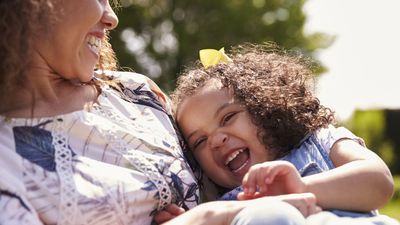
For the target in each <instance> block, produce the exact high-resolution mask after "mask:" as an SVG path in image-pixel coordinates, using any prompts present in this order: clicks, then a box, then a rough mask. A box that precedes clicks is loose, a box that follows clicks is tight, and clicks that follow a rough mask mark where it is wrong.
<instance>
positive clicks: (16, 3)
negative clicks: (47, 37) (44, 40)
mask: <svg viewBox="0 0 400 225" xmlns="http://www.w3.org/2000/svg"><path fill="white" fill-rule="evenodd" d="M58 1H63V0H11V1H0V30H1V35H0V59H1V60H0V102H3V101H2V100H4V99H5V98H9V96H8V95H7V93H10V91H11V90H14V89H17V88H19V87H21V86H23V85H24V84H25V76H26V72H27V71H26V70H27V65H28V64H29V63H30V61H29V60H30V58H31V57H30V56H31V54H32V51H33V49H32V48H33V41H34V39H35V36H36V35H37V34H40V33H41V32H46V31H47V30H48V29H49V28H50V26H51V24H52V23H53V22H54V21H57V13H56V12H55V11H56V10H55V5H56V4H57V2H58ZM112 2H113V5H114V6H116V5H118V2H117V0H114V1H112ZM102 46H103V49H102V50H101V52H100V60H99V63H98V65H97V68H98V69H115V68H116V66H117V63H116V59H115V55H114V52H113V50H112V49H111V46H110V44H109V42H108V39H105V40H104V44H103V45H102Z"/></svg>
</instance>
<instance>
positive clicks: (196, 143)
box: [192, 137, 207, 150]
mask: <svg viewBox="0 0 400 225" xmlns="http://www.w3.org/2000/svg"><path fill="white" fill-rule="evenodd" d="M206 140H207V138H205V137H202V138H199V139H197V140H196V141H195V142H194V144H193V147H192V149H193V150H196V149H197V148H198V147H199V146H200V145H201V144H202V143H204V142H205V141H206Z"/></svg>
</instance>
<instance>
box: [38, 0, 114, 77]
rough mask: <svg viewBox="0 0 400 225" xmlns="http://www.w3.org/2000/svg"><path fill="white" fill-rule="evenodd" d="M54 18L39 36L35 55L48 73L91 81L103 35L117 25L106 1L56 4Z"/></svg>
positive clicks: (95, 0) (69, 1)
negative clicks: (45, 66) (44, 65)
mask: <svg viewBox="0 0 400 225" xmlns="http://www.w3.org/2000/svg"><path fill="white" fill-rule="evenodd" d="M55 2H56V3H55V6H54V7H55V10H56V13H57V16H56V17H57V18H56V21H54V23H52V24H51V25H50V28H49V30H48V32H43V33H42V34H39V36H38V39H37V40H36V42H35V51H36V52H37V55H39V57H40V58H41V62H42V63H43V61H44V63H45V64H47V66H48V67H50V68H49V69H50V71H51V72H53V73H56V74H58V75H60V76H62V77H63V78H65V79H70V80H79V81H81V82H87V81H90V79H91V78H92V75H93V69H94V67H95V65H96V63H97V62H98V60H99V51H100V49H101V42H102V39H104V37H105V35H106V31H107V30H110V29H113V28H115V27H116V26H117V24H118V18H117V16H116V15H115V13H114V11H113V10H112V8H111V6H110V3H109V1H108V0H66V1H65V0H61V1H55Z"/></svg>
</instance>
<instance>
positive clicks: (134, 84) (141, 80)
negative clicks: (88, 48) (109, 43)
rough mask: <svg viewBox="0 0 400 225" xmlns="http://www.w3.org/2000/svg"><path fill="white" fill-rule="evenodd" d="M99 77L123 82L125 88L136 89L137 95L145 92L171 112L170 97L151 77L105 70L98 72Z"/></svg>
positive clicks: (104, 79) (118, 82)
mask: <svg viewBox="0 0 400 225" xmlns="http://www.w3.org/2000/svg"><path fill="white" fill-rule="evenodd" d="M96 75H97V76H96V77H97V78H99V79H101V80H103V81H111V82H114V83H117V84H121V85H122V86H123V89H124V88H127V89H129V90H135V91H134V92H135V94H136V95H141V94H144V95H146V96H148V97H150V99H153V101H155V102H158V103H159V104H161V106H162V107H163V108H164V109H165V110H166V111H167V112H169V113H171V110H172V105H171V102H170V99H169V97H168V96H167V95H166V94H165V93H164V92H163V91H162V90H161V89H160V88H159V87H158V85H157V84H156V83H155V82H154V81H153V80H151V79H150V78H149V77H147V76H145V75H143V74H139V73H135V72H127V71H103V73H102V74H96Z"/></svg>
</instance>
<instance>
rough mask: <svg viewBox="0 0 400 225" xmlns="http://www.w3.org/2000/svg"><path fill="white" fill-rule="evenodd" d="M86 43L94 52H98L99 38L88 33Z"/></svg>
mask: <svg viewBox="0 0 400 225" xmlns="http://www.w3.org/2000/svg"><path fill="white" fill-rule="evenodd" d="M87 43H88V46H89V48H90V49H91V50H92V51H93V52H94V53H96V54H99V52H100V49H101V39H100V38H98V37H96V36H93V35H89V36H88V37H87Z"/></svg>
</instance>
